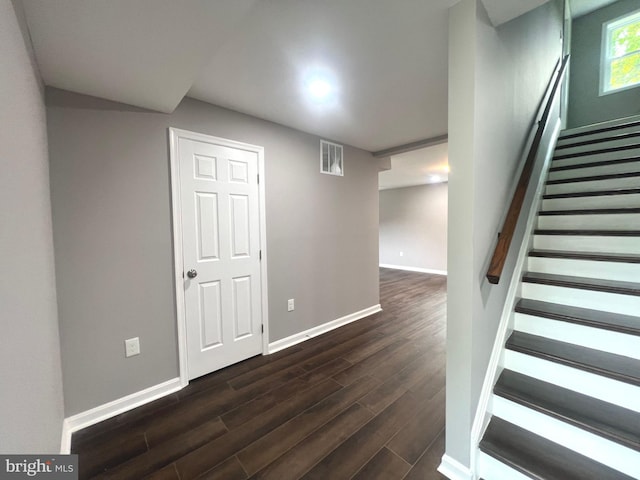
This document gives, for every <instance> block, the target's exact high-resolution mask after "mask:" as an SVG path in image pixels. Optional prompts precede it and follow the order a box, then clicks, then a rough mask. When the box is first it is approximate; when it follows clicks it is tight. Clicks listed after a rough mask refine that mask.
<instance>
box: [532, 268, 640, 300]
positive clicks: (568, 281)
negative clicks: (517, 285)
mask: <svg viewBox="0 0 640 480" xmlns="http://www.w3.org/2000/svg"><path fill="white" fill-rule="evenodd" d="M522 281H523V282H527V283H541V284H544V285H555V286H560V287H567V288H578V289H581V290H594V291H599V292H608V293H619V294H622V295H640V283H636V282H622V281H619V280H605V279H601V278H586V277H573V276H570V275H556V274H553V273H541V272H526V273H525V274H524V275H523V276H522Z"/></svg>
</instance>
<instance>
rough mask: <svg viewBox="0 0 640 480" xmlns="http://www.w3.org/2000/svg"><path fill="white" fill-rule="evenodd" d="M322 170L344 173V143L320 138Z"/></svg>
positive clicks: (331, 173)
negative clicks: (339, 143)
mask: <svg viewBox="0 0 640 480" xmlns="http://www.w3.org/2000/svg"><path fill="white" fill-rule="evenodd" d="M320 171H321V172H322V173H327V174H329V175H338V176H340V177H342V176H343V175H344V165H343V156H342V145H338V144H336V143H331V142H327V141H326V140H320Z"/></svg>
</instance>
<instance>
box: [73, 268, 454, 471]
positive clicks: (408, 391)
mask: <svg viewBox="0 0 640 480" xmlns="http://www.w3.org/2000/svg"><path fill="white" fill-rule="evenodd" d="M380 300H381V305H382V308H383V311H382V312H380V313H378V314H375V315H372V316H370V317H368V318H365V319H362V320H359V321H357V322H354V323H351V324H349V325H346V326H344V327H341V328H339V329H337V330H334V331H332V332H329V333H327V334H325V335H322V336H319V337H316V338H313V339H311V340H309V341H307V342H304V343H302V344H299V345H296V346H294V347H291V348H289V349H286V350H283V351H281V352H278V353H276V354H274V355H269V356H258V357H254V358H251V359H249V360H246V361H244V362H242V363H239V364H237V365H233V366H231V367H228V368H225V369H223V370H220V371H218V372H215V373H213V374H210V375H207V376H205V377H202V378H200V379H197V380H195V381H193V382H191V383H190V384H189V386H188V387H186V388H185V389H183V390H181V391H180V392H177V393H175V394H173V395H170V396H168V397H164V398H162V399H160V400H157V401H155V402H153V403H150V404H148V405H145V406H142V407H140V408H138V409H135V410H132V411H130V412H126V413H124V414H122V415H119V416H118V417H114V418H112V419H109V420H107V421H105V422H102V423H100V424H98V425H95V426H93V427H90V428H87V429H85V430H82V431H80V432H77V433H75V434H74V436H73V441H72V452H73V453H77V454H79V467H80V478H81V479H88V478H100V479H103V478H105V479H106V478H111V479H135V480H138V479H142V478H148V479H154V480H190V479H196V478H197V479H221V480H236V479H237V480H246V479H249V478H250V479H252V480H253V479H279V480H296V479H304V480H314V479H322V480H325V479H332V480H334V479H350V478H354V479H363V480H373V479H384V480H393V479H398V480H400V479H406V480H416V479H422V480H430V479H437V480H440V479H444V478H445V477H443V476H441V475H440V474H438V473H437V472H436V467H437V466H438V464H439V462H440V458H441V456H442V454H443V453H444V419H445V416H444V415H445V397H444V384H445V326H446V325H445V323H446V310H445V309H446V278H445V277H440V276H435V275H428V274H421V273H412V272H403V271H399V270H389V269H381V270H380Z"/></svg>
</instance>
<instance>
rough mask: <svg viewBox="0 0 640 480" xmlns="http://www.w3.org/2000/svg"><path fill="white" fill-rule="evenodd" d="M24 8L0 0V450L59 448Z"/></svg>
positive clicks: (45, 176) (57, 372)
mask: <svg viewBox="0 0 640 480" xmlns="http://www.w3.org/2000/svg"><path fill="white" fill-rule="evenodd" d="M20 8H21V7H20V4H19V2H15V5H14V4H13V3H12V2H11V1H9V0H0V58H1V59H2V68H0V104H1V105H2V107H0V271H2V275H1V276H0V331H1V332H2V333H1V334H0V379H1V383H2V385H1V386H0V452H2V453H59V452H60V439H61V436H60V434H61V429H62V420H63V401H62V378H61V369H60V344H59V336H58V315H57V305H56V288H55V273H54V255H53V239H52V232H51V202H50V195H49V165H48V156H47V130H46V114H45V106H44V100H43V97H42V91H41V89H40V80H39V74H38V72H37V70H36V69H35V68H34V66H33V65H35V63H34V61H33V57H32V54H31V51H30V45H29V44H28V43H27V42H28V35H23V33H24V32H26V27H25V24H24V22H23V15H22V12H21V11H20V10H19V9H20Z"/></svg>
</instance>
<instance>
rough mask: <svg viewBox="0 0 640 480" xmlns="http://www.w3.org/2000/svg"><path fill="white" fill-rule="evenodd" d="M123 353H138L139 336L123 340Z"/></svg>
mask: <svg viewBox="0 0 640 480" xmlns="http://www.w3.org/2000/svg"><path fill="white" fill-rule="evenodd" d="M124 354H125V356H126V357H133V356H134V355H140V337H134V338H129V339H127V340H125V341H124Z"/></svg>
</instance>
